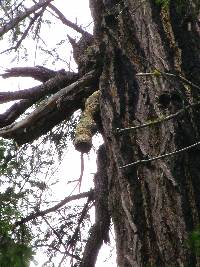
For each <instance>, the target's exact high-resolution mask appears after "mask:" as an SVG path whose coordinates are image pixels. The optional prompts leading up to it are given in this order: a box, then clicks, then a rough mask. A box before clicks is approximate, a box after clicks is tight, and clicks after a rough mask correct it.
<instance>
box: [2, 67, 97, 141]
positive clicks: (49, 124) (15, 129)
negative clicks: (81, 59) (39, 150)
mask: <svg viewBox="0 0 200 267" xmlns="http://www.w3.org/2000/svg"><path fill="white" fill-rule="evenodd" d="M98 77H99V75H98V73H96V72H95V71H91V72H89V73H87V74H86V75H84V76H83V77H82V78H80V79H79V80H78V81H76V82H74V83H72V84H71V85H69V86H67V87H65V88H63V89H61V90H60V91H59V92H57V93H56V94H54V95H53V96H51V97H50V98H49V99H48V100H47V101H46V102H45V103H43V104H41V105H40V106H39V107H38V108H36V110H35V111H33V112H32V113H31V114H30V115H28V116H27V117H26V118H25V119H23V120H21V121H19V122H16V123H13V124H11V125H9V126H6V127H4V128H2V129H1V130H0V136H2V137H4V138H8V139H14V140H15V141H16V142H17V143H18V144H19V145H21V144H24V143H27V142H30V141H33V140H34V139H36V138H38V137H39V136H41V135H42V134H45V133H47V132H48V131H49V130H50V129H52V128H53V127H54V126H55V125H57V124H58V123H60V122H61V121H63V120H64V119H66V117H68V118H69V117H70V116H71V115H72V114H73V113H74V112H75V111H76V110H78V109H79V108H81V107H82V99H83V97H88V96H89V95H91V94H92V93H93V92H94V91H95V90H96V88H97V85H98ZM48 82H49V81H48ZM56 85H57V84H56Z"/></svg>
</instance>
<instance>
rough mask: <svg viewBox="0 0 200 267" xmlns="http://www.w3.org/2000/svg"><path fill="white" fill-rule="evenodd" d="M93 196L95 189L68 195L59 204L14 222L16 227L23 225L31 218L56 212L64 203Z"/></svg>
mask: <svg viewBox="0 0 200 267" xmlns="http://www.w3.org/2000/svg"><path fill="white" fill-rule="evenodd" d="M92 196H93V191H92V190H91V191H88V192H84V193H80V194H78V195H73V196H68V197H66V198H64V199H63V200H61V201H60V202H59V203H58V204H56V205H55V206H53V207H51V208H49V209H46V210H40V211H37V212H35V213H31V214H30V215H28V216H27V217H25V218H22V219H21V220H20V221H17V222H16V223H15V224H14V228H15V227H17V226H19V225H22V224H24V223H27V222H29V221H31V220H34V219H36V218H38V217H41V216H44V215H46V214H48V213H50V212H55V211H57V210H58V209H60V208H61V207H63V206H64V205H66V204H67V203H69V202H70V201H73V200H78V199H81V198H86V197H90V198H91V197H92Z"/></svg>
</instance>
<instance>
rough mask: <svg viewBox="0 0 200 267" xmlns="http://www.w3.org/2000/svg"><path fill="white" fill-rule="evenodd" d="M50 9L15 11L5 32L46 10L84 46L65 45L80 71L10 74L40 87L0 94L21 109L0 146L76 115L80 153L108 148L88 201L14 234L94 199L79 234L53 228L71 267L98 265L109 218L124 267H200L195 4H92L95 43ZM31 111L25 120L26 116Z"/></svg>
mask: <svg viewBox="0 0 200 267" xmlns="http://www.w3.org/2000/svg"><path fill="white" fill-rule="evenodd" d="M50 2H51V1H47V0H46V1H39V2H38V3H35V4H34V5H33V6H32V7H30V8H28V9H23V8H22V10H21V12H18V13H15V11H16V10H18V9H17V8H16V7H15V8H14V9H12V13H13V14H14V15H13V18H12V21H11V20H9V16H8V19H7V20H6V19H5V20H3V26H2V28H1V29H0V33H1V35H2V36H3V35H4V34H5V33H6V32H8V31H10V30H13V31H12V33H11V35H12V34H13V33H15V34H16V30H17V29H19V27H20V26H19V25H21V24H20V23H21V22H22V21H23V25H26V23H25V21H26V19H28V18H29V19H30V18H31V21H32V20H33V24H34V23H35V21H37V16H36V14H37V15H38V16H39V17H40V16H41V15H42V14H43V13H44V12H45V11H46V10H49V9H51V11H53V12H55V14H56V16H58V17H59V18H60V20H61V21H62V22H63V23H64V24H66V25H67V26H70V27H72V28H74V29H75V30H77V31H78V32H79V33H81V34H82V37H81V39H80V41H79V42H76V41H75V40H73V39H72V38H70V37H69V41H70V42H71V44H72V46H73V52H74V58H75V60H76V62H77V64H78V70H79V71H78V73H74V72H72V71H66V70H61V71H58V72H55V71H52V70H49V69H46V68H44V67H40V66H39V67H32V68H31V67H30V68H14V69H10V70H7V71H6V72H5V73H4V74H3V76H4V77H12V76H30V77H33V78H35V79H38V80H39V81H41V82H43V83H42V84H40V85H38V86H36V87H34V88H29V89H26V90H19V91H15V92H1V95H0V97H1V101H2V102H6V101H11V100H19V102H17V104H14V105H13V106H11V108H10V109H9V110H7V111H6V112H5V113H4V114H2V119H1V126H2V129H1V130H0V135H1V136H2V137H3V138H5V139H12V140H14V141H15V142H16V143H17V144H18V146H22V145H24V144H26V143H31V142H33V141H34V140H36V139H38V138H40V137H41V136H45V134H47V133H49V131H51V130H52V129H53V127H55V126H56V127H59V125H61V124H62V123H63V121H65V123H66V120H69V121H70V118H71V116H73V114H74V112H75V111H77V110H78V109H81V110H82V111H83V112H82V114H81V117H80V120H79V122H78V124H77V126H76V131H75V137H74V145H75V148H76V149H77V150H79V151H80V152H81V153H88V152H89V151H90V149H91V147H92V136H93V135H94V134H95V133H96V132H97V131H98V132H99V133H101V134H102V137H103V140H104V145H103V146H101V147H100V149H99V150H98V153H97V154H98V157H97V166H98V168H97V173H96V174H95V176H94V189H93V190H92V191H90V192H86V193H81V194H79V195H77V196H71V197H67V198H66V199H65V200H63V202H61V203H59V204H58V205H56V206H54V207H51V208H49V209H47V210H40V209H37V210H36V211H35V212H32V213H31V214H30V215H28V216H26V217H23V218H21V219H20V220H17V222H14V227H16V226H19V225H24V224H26V223H27V222H30V221H31V220H35V219H36V218H38V217H42V218H43V219H44V220H46V217H45V216H46V214H49V213H50V212H52V211H58V210H59V209H60V208H61V206H62V207H63V206H64V205H65V204H66V203H67V202H68V201H70V200H71V199H78V198H81V197H86V196H87V197H88V200H87V202H86V204H85V206H84V207H83V209H82V212H81V214H80V217H79V219H78V221H77V224H76V227H75V228H73V230H72V232H73V233H72V235H70V236H67V235H66V232H65V231H64V232H62V231H61V230H62V228H61V227H60V226H59V227H58V228H54V227H52V226H51V225H50V224H49V223H48V222H47V224H48V226H49V229H50V232H49V233H50V235H51V234H52V233H54V234H55V235H56V236H57V238H58V241H57V243H56V248H58V247H59V245H62V246H63V248H64V253H65V254H64V255H70V256H71V257H72V258H74V259H75V261H76V262H75V264H76V266H77V265H78V266H79V265H80V266H81V267H86V266H94V265H95V262H96V257H97V254H98V251H99V249H100V247H101V245H102V243H103V241H104V242H108V240H109V237H108V232H109V225H110V218H112V221H113V224H114V229H115V235H116V249H117V262H118V265H119V266H120V267H125V266H126V267H127V266H134V267H135V266H170V267H171V266H198V265H199V264H200V262H199V257H198V253H197V249H196V248H197V247H198V246H196V245H198V242H196V243H195V244H193V245H195V246H193V245H191V244H190V242H189V240H190V238H193V237H194V236H195V238H196V236H197V237H198V235H197V234H196V233H198V231H197V230H195V231H194V229H196V227H197V226H198V225H199V215H200V214H199V213H200V198H199V196H200V176H199V164H198V163H199V157H200V154H199V144H200V139H199V127H200V125H199V119H198V118H199V89H200V86H199V84H200V81H199V79H200V78H199V77H200V75H199V71H200V70H199V65H200V42H199V41H200V22H199V19H200V17H199V16H200V14H199V8H200V4H199V1H197V0H196V1H195V0H191V1H186V0H182V1H178V0H174V1H155V0H146V1H141V2H138V1H114V0H110V1H102V0H96V1H95V0H93V1H92V0H91V1H90V8H91V12H92V16H93V19H94V34H93V35H91V34H89V33H87V32H86V31H85V30H83V29H82V28H81V27H78V26H77V25H75V24H73V23H71V22H69V21H68V20H67V19H66V18H65V17H64V15H63V14H62V13H61V12H60V11H59V10H58V9H57V8H56V7H55V6H54V5H53V4H52V3H50ZM20 8H21V7H20ZM8 14H10V13H8ZM35 16H36V17H35ZM34 20H35V21H34ZM28 27H29V26H28ZM30 27H32V25H31V26H30ZM26 29H28V28H26ZM18 32H19V31H18ZM24 32H25V31H24ZM20 34H21V32H20V33H19V34H18V35H17V36H20ZM21 36H25V34H21ZM18 38H19V37H18ZM29 107H32V108H31V111H30V113H29V114H28V115H26V116H25V115H23V114H24V112H25V111H26V110H27V108H29ZM21 115H22V117H20V119H19V120H18V118H19V116H21ZM54 129H55V128H54ZM64 132H65V131H64ZM52 134H53V132H52ZM50 136H53V135H51V134H50ZM81 177H82V175H81ZM81 177H80V181H79V182H80V183H81ZM93 202H94V203H95V212H96V217H95V224H94V225H93V226H92V227H91V229H90V231H89V235H88V237H87V242H86V245H85V246H84V249H83V250H82V251H80V250H78V247H77V245H78V242H79V241H81V237H80V233H81V232H80V227H81V225H82V223H83V221H84V219H85V218H86V214H87V211H88V209H89V207H90V205H91V203H93ZM63 218H65V219H64V223H65V227H70V223H67V222H68V219H67V218H66V217H65V216H64V215H63V216H62V219H63ZM192 231H193V236H192V235H191V234H190V233H191V232H192ZM60 232H61V233H60ZM47 237H48V235H47ZM66 239H67V240H66ZM46 240H47V239H46ZM46 240H43V241H46ZM63 240H64V242H63ZM193 240H194V238H193ZM197 240H198V238H197ZM66 244H67V245H66ZM189 244H190V245H189ZM51 245H52V244H51ZM53 245H54V244H53ZM53 245H52V246H53ZM194 247H195V249H192V248H194ZM59 248H60V247H59ZM71 265H72V266H73V265H74V262H72V264H71Z"/></svg>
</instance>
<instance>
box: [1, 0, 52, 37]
mask: <svg viewBox="0 0 200 267" xmlns="http://www.w3.org/2000/svg"><path fill="white" fill-rule="evenodd" d="M51 1H53V0H40V1H39V2H38V3H37V4H35V5H33V6H32V7H30V8H27V9H26V10H25V11H24V12H21V13H20V14H19V15H17V16H16V17H15V18H13V20H12V21H9V22H8V23H7V24H5V25H3V26H2V27H1V28H0V36H2V35H3V34H5V33H6V32H8V31H9V30H11V29H13V28H14V27H15V26H16V25H17V24H19V23H20V22H21V21H22V20H24V19H25V18H27V17H28V16H29V15H30V14H32V13H34V12H36V11H37V10H38V9H40V8H41V7H43V6H44V5H46V4H49V3H50V2H51Z"/></svg>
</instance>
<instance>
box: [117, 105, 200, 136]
mask: <svg viewBox="0 0 200 267" xmlns="http://www.w3.org/2000/svg"><path fill="white" fill-rule="evenodd" d="M198 105H200V101H198V102H195V103H192V104H190V105H187V106H186V107H184V108H182V109H180V110H178V111H177V112H176V113H173V114H171V115H169V116H166V117H163V118H162V117H161V118H156V119H153V120H152V121H150V122H145V123H143V124H140V125H137V126H133V127H127V128H121V129H120V128H117V129H116V133H117V134H122V133H124V132H130V131H136V130H140V129H143V128H146V127H149V126H153V125H156V124H159V123H163V122H165V121H168V120H171V119H174V118H176V117H178V116H179V115H180V114H182V113H184V112H186V111H187V110H188V109H191V108H193V107H196V106H198Z"/></svg>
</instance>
